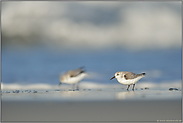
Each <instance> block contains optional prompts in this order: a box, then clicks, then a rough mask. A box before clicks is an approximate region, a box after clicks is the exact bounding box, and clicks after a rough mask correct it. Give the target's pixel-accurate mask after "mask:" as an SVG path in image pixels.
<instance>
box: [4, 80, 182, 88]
mask: <svg viewBox="0 0 183 123" xmlns="http://www.w3.org/2000/svg"><path fill="white" fill-rule="evenodd" d="M181 85H182V83H181V80H175V81H165V82H160V83H154V82H138V83H137V84H136V86H135V87H136V88H145V87H149V88H171V87H174V88H182V86H181ZM69 88H72V85H67V84H63V85H61V87H59V86H58V85H51V84H44V83H38V84H27V85H25V84H5V83H1V89H2V90H19V89H20V90H21V89H24V90H27V89H69ZM80 88H82V89H102V88H126V86H125V85H121V84H119V83H117V84H101V83H96V82H88V81H82V82H81V83H80Z"/></svg>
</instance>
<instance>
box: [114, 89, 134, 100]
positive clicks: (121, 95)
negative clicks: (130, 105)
mask: <svg viewBox="0 0 183 123" xmlns="http://www.w3.org/2000/svg"><path fill="white" fill-rule="evenodd" d="M135 93H136V92H135V91H125V92H118V93H116V95H115V98H116V100H124V99H132V98H134V96H135Z"/></svg>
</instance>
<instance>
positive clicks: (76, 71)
mask: <svg viewBox="0 0 183 123" xmlns="http://www.w3.org/2000/svg"><path fill="white" fill-rule="evenodd" d="M84 72H85V71H84V70H83V69H82V68H79V69H77V70H71V71H69V72H68V74H69V75H70V77H76V76H78V75H80V74H81V73H84Z"/></svg>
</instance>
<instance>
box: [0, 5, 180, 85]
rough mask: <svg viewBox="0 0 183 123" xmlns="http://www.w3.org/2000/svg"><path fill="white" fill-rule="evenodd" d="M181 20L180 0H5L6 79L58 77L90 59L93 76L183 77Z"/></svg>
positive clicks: (104, 80) (102, 79) (50, 80)
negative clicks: (150, 0)
mask: <svg viewBox="0 0 183 123" xmlns="http://www.w3.org/2000/svg"><path fill="white" fill-rule="evenodd" d="M181 22H182V21H181V2H180V1H175V2H173V1H171V2H166V1H165V2H159V1H158V2H143V1H140V2H138V1H136V2H124V1H118V2H117V1H115V2H112V1H105V2H103V1H100V2H98V1H80V2H75V1H72V2H67V1H53V2H51V1H15V2H14V1H3V2H2V13H1V26H2V27H1V28H2V43H1V44H2V53H1V54H2V64H1V65H2V67H1V69H2V73H1V82H2V83H3V84H15V83H16V84H34V83H35V84H36V83H46V84H50V85H58V83H59V76H60V75H61V74H63V73H64V72H66V71H68V70H70V69H77V68H79V67H82V66H85V69H86V72H88V73H89V75H90V76H89V77H87V78H85V79H84V81H88V82H93V83H100V84H117V83H118V82H117V81H116V80H115V81H114V80H113V81H110V78H111V77H112V76H114V73H115V72H117V71H131V72H134V73H141V72H146V73H147V76H146V77H145V78H143V79H142V80H141V82H147V83H148V82H152V83H157V84H158V83H162V82H165V83H167V82H168V83H176V82H178V83H181V34H182V32H181V31H182V28H181V27H182V24H181ZM139 83H140V82H139Z"/></svg>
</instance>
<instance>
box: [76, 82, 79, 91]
mask: <svg viewBox="0 0 183 123" xmlns="http://www.w3.org/2000/svg"><path fill="white" fill-rule="evenodd" d="M76 89H78V90H79V82H78V84H77V87H76Z"/></svg>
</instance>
